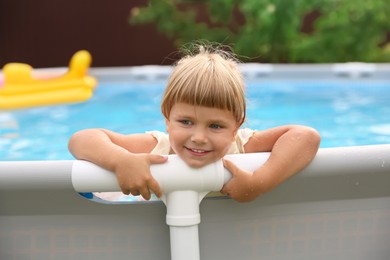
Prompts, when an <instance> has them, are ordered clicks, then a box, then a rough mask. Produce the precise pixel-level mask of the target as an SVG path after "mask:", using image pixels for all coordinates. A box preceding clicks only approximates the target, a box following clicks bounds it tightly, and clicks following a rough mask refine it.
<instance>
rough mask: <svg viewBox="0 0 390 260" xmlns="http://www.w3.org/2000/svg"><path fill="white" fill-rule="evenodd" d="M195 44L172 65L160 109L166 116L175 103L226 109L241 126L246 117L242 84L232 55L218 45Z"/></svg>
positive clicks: (240, 75)
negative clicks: (192, 48)
mask: <svg viewBox="0 0 390 260" xmlns="http://www.w3.org/2000/svg"><path fill="white" fill-rule="evenodd" d="M196 47H197V50H198V51H197V52H196V53H193V54H189V55H187V56H185V57H184V58H182V59H181V60H179V61H178V63H177V64H176V66H175V67H174V69H173V71H172V74H171V76H170V78H169V80H168V84H167V87H166V89H165V92H164V95H163V98H162V102H161V112H162V113H163V115H164V116H165V117H166V118H169V114H170V111H171V109H172V106H173V105H174V104H176V103H186V104H190V105H195V106H206V107H212V108H219V109H224V110H225V109H226V110H228V111H230V112H232V113H233V115H234V117H235V118H236V121H237V123H239V124H240V125H241V124H242V123H243V122H244V120H245V116H246V100H245V91H244V88H245V87H244V80H243V77H242V74H241V72H240V70H239V68H238V66H237V61H236V59H235V57H234V56H233V54H232V53H231V52H227V51H225V50H223V49H222V48H221V47H215V46H211V45H209V46H204V45H197V46H196Z"/></svg>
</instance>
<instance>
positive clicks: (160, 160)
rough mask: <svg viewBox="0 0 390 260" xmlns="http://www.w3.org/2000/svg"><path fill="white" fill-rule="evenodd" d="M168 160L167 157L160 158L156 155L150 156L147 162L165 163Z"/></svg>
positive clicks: (160, 156)
mask: <svg viewBox="0 0 390 260" xmlns="http://www.w3.org/2000/svg"><path fill="white" fill-rule="evenodd" d="M167 160H168V156H162V155H157V154H150V155H149V161H150V163H151V164H160V163H165V162H166V161H167Z"/></svg>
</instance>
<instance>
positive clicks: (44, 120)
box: [0, 80, 390, 161]
mask: <svg viewBox="0 0 390 260" xmlns="http://www.w3.org/2000/svg"><path fill="white" fill-rule="evenodd" d="M164 84H165V81H161V82H160V81H158V82H141V81H140V82H137V81H133V82H127V83H125V82H123V83H110V84H107V83H102V84H100V85H99V86H98V88H97V89H96V92H95V95H94V97H93V98H92V99H91V100H89V101H88V102H85V103H81V104H73V105H59V106H51V107H41V108H33V109H24V110H18V111H12V112H9V111H0V160H3V161H5V160H61V159H72V156H71V155H70V154H69V152H68V150H67V142H68V139H69V137H70V136H71V135H72V133H74V132H75V131H77V130H80V129H84V128H96V127H101V128H108V129H111V130H114V131H119V132H122V133H138V132H144V131H148V130H155V129H156V130H162V131H164V120H163V117H162V116H161V113H160V108H159V106H160V98H161V95H162V91H163V89H164V87H165V85H164ZM247 97H248V119H247V122H246V123H245V124H244V126H246V127H250V128H254V129H265V128H269V127H273V126H277V125H283V124H305V125H309V126H312V127H314V128H316V129H317V130H318V131H319V132H320V134H321V135H322V144H321V147H336V146H352V145H369V144H383V143H390V82H388V81H346V82H341V81H340V82H339V81H332V80H329V81H320V82H312V81H311V82H309V81H298V80H292V81H286V80H280V81H275V80H269V81H259V82H252V83H249V84H248V86H247Z"/></svg>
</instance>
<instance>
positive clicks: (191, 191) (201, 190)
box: [151, 156, 225, 226]
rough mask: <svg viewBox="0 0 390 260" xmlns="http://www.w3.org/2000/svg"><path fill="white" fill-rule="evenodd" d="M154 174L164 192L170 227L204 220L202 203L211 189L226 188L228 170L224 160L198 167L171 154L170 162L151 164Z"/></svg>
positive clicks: (195, 223)
mask: <svg viewBox="0 0 390 260" xmlns="http://www.w3.org/2000/svg"><path fill="white" fill-rule="evenodd" d="M151 172H152V175H153V177H154V178H155V179H156V180H157V181H158V183H159V184H160V187H161V189H162V192H163V194H164V195H163V196H162V198H161V200H162V201H163V202H164V203H165V205H166V206H167V217H166V221H167V224H168V225H169V226H191V225H197V224H199V223H200V214H199V203H200V202H201V201H202V199H203V198H204V197H205V196H206V194H207V193H208V192H210V191H219V190H221V189H222V186H223V184H224V181H225V180H224V179H225V170H224V167H223V164H222V161H221V160H220V161H217V162H215V163H212V164H209V165H207V166H205V167H202V168H199V169H195V168H191V167H190V166H188V165H187V164H186V163H185V162H184V161H183V160H181V159H180V158H179V157H178V156H170V157H169V161H168V163H166V164H155V165H152V166H151Z"/></svg>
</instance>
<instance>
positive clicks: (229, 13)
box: [130, 0, 390, 63]
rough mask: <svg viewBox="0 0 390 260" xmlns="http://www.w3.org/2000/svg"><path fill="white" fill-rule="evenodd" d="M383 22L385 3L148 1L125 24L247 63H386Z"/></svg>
mask: <svg viewBox="0 0 390 260" xmlns="http://www.w3.org/2000/svg"><path fill="white" fill-rule="evenodd" d="M310 17H312V18H313V19H312V21H310V19H308V18H310ZM388 17H390V5H389V3H388V0H241V1H240V0H212V1H183V0H182V1H180V0H176V1H174V0H151V1H150V2H149V5H148V6H147V7H139V8H135V9H133V10H132V12H131V16H130V23H131V24H145V23H153V24H155V25H156V27H157V29H158V30H159V31H160V32H161V33H163V34H165V35H166V36H168V37H169V38H171V39H172V40H173V41H174V43H175V44H176V45H177V46H178V47H179V46H181V45H183V44H185V43H187V42H192V41H194V40H196V39H205V40H208V41H215V42H220V43H223V44H226V45H231V46H232V48H233V50H234V51H235V52H236V53H237V54H238V55H240V56H241V57H247V59H246V61H262V62H272V63H283V62H294V63H303V62H307V63H312V62H318V63H323V62H348V61H362V62H388V61H390V45H389V44H388V39H387V37H388V34H389V32H390V19H389V18H388ZM305 27H309V28H305Z"/></svg>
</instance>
